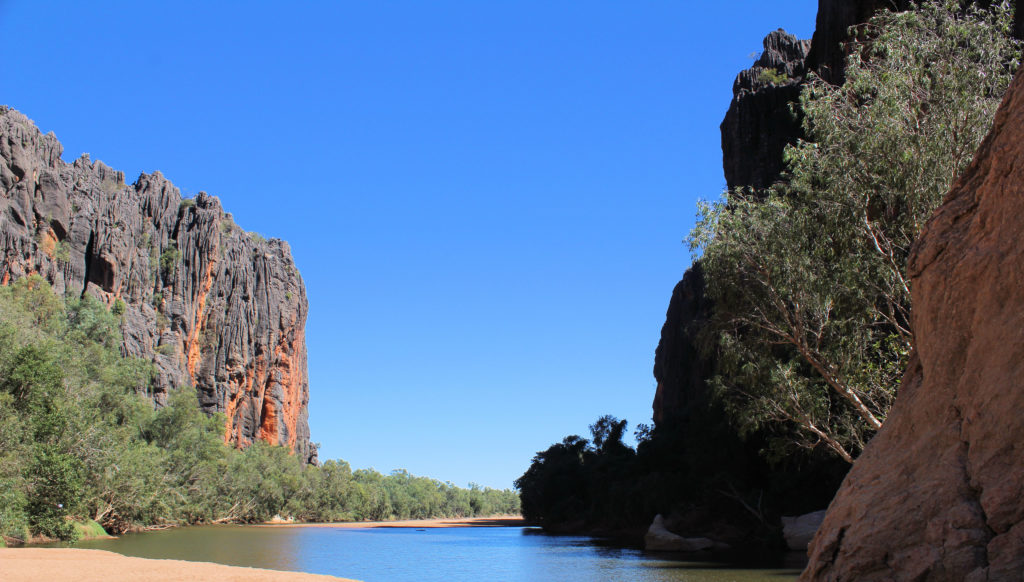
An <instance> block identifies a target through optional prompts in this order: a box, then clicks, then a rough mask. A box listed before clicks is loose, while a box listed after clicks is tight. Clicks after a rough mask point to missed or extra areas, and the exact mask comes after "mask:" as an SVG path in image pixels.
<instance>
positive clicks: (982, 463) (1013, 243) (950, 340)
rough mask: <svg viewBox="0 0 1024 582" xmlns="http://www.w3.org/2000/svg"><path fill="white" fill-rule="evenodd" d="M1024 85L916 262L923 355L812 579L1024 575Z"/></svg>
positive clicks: (838, 502) (821, 545)
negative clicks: (1022, 239) (1023, 420)
mask: <svg viewBox="0 0 1024 582" xmlns="http://www.w3.org/2000/svg"><path fill="white" fill-rule="evenodd" d="M1021 233H1024V75H1021V74H1018V76H1017V79H1016V80H1015V81H1014V83H1013V85H1012V86H1011V88H1010V91H1009V92H1008V94H1007V96H1006V98H1005V99H1004V101H1003V104H1002V106H1001V107H1000V110H999V112H998V114H997V115H996V119H995V123H994V126H993V128H992V131H991V133H990V134H989V135H988V137H987V138H986V139H985V141H984V142H983V144H982V146H981V148H980V149H979V150H978V152H977V154H976V157H975V159H974V162H973V163H972V164H971V166H970V168H969V169H968V170H967V172H966V173H965V174H964V176H962V177H961V178H960V180H959V181H958V182H957V183H956V185H955V186H954V187H953V189H952V190H951V192H950V193H949V195H948V196H947V197H946V200H945V202H944V203H943V205H942V206H941V207H940V208H939V209H938V211H936V213H935V214H934V215H933V216H932V218H931V219H930V220H929V222H928V224H927V226H926V227H925V229H924V232H923V234H922V235H921V237H920V239H919V240H918V241H917V243H916V244H915V247H914V249H913V251H912V255H911V260H910V266H909V273H910V276H911V278H912V285H913V287H912V290H913V326H914V335H915V355H914V357H913V359H912V362H911V364H910V366H909V368H908V370H907V372H906V374H905V376H904V379H903V384H902V385H901V387H900V391H899V395H898V398H897V400H896V403H895V406H894V407H893V409H892V411H891V412H890V414H889V417H888V419H887V420H886V422H885V425H884V426H883V427H882V429H881V431H879V433H878V435H877V436H876V437H875V438H874V439H873V440H872V441H871V442H870V443H869V444H868V446H867V448H866V449H865V450H864V453H863V454H862V455H861V457H860V458H859V459H858V460H857V462H856V463H855V465H854V467H853V469H852V470H851V472H850V474H849V475H848V477H847V478H846V480H845V481H844V483H843V485H842V487H841V489H840V491H839V493H838V494H837V496H836V498H835V500H834V501H833V503H832V505H831V506H830V507H829V510H828V514H827V516H826V518H825V522H824V523H823V524H822V527H821V529H820V530H819V532H818V534H817V536H816V537H815V539H814V541H813V542H812V544H811V547H810V563H809V565H808V566H807V569H806V570H805V571H804V573H803V575H802V577H801V580H805V581H807V580H859V581H871V580H887V581H888V580H915V581H950V582H953V581H958V582H959V581H964V580H967V581H974V582H978V581H982V580H1020V579H1021V578H1022V573H1024V503H1022V501H1021V500H1022V499H1024V455H1022V454H1021V446H1022V443H1024V422H1022V421H1021V413H1022V411H1024V245H1022V244H1021Z"/></svg>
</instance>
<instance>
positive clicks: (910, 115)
mask: <svg viewBox="0 0 1024 582" xmlns="http://www.w3.org/2000/svg"><path fill="white" fill-rule="evenodd" d="M1011 22H1012V18H1011V11H1010V8H1009V6H1008V4H1006V3H1004V4H1002V5H998V6H995V7H993V8H992V9H991V10H980V9H976V8H968V9H966V10H964V9H961V8H960V6H959V4H958V3H956V2H951V3H950V2H946V3H927V2H926V3H922V4H921V5H920V6H919V7H917V8H916V9H914V10H912V11H909V12H903V13H896V14H894V13H889V12H883V13H882V14H880V15H878V16H877V17H875V18H873V19H872V20H871V21H870V22H869V23H867V24H866V25H863V26H861V27H859V28H858V29H857V30H856V35H855V37H854V42H853V44H852V46H851V47H850V56H849V57H848V60H847V74H846V82H845V84H843V85H841V86H833V85H830V84H828V83H826V82H824V81H822V80H820V79H815V78H811V79H810V80H809V81H808V82H807V84H806V86H805V87H804V89H803V90H802V94H801V99H800V103H799V107H800V108H801V110H802V113H803V115H804V129H805V134H806V136H807V139H806V140H805V141H801V142H799V143H797V144H796V145H794V146H791V147H789V148H788V149H787V150H786V153H785V155H786V161H787V164H788V170H787V173H786V175H784V177H783V180H782V181H780V182H779V183H777V184H776V185H774V186H772V187H770V188H768V189H767V190H763V191H749V190H748V191H744V190H737V191H733V192H728V193H726V194H725V195H724V196H723V198H722V199H721V200H720V201H718V202H716V203H711V204H702V205H701V208H700V217H699V221H698V225H697V226H696V227H695V228H694V230H693V232H692V233H691V236H690V244H691V248H692V249H694V251H695V253H698V254H702V259H701V262H702V264H703V266H704V269H705V272H706V275H707V282H708V293H709V295H710V297H711V299H712V300H713V301H714V304H715V309H714V312H713V316H712V319H711V322H710V325H709V326H707V327H706V328H705V331H704V334H703V343H704V348H705V349H707V350H711V351H713V352H714V353H715V355H716V358H715V359H716V361H717V366H718V369H717V373H716V376H715V377H714V378H713V380H712V381H711V383H712V386H713V388H714V389H715V393H716V394H717V396H718V397H719V398H720V399H721V400H722V401H723V402H724V403H725V405H726V407H727V408H728V409H729V410H730V412H731V413H732V416H733V418H734V420H735V421H736V422H737V423H738V425H739V426H740V428H741V430H744V431H747V432H749V431H755V430H768V431H770V432H771V433H772V434H773V435H774V441H773V442H774V445H775V447H776V449H775V450H776V452H784V451H786V450H788V449H790V448H791V447H793V446H800V447H808V448H813V447H816V446H819V445H822V444H823V445H825V446H827V447H828V448H829V449H830V450H831V451H832V452H834V453H835V454H836V455H838V456H839V457H841V458H843V459H845V460H846V461H848V462H852V460H853V459H854V458H855V457H856V456H857V454H858V453H859V452H860V451H861V450H862V449H863V447H864V444H865V442H866V441H867V440H868V439H869V438H870V436H871V435H872V434H873V433H874V432H875V431H877V430H878V429H879V428H880V427H881V425H882V423H883V422H884V421H885V417H886V413H887V412H888V410H889V407H890V406H891V404H892V401H893V398H894V395H895V392H896V388H897V386H898V384H899V379H900V375H901V373H902V371H903V369H904V368H905V367H906V364H907V362H908V359H909V354H910V351H911V346H912V340H913V333H912V330H911V329H910V323H909V322H910V318H909V311H910V307H911V306H910V284H909V281H908V278H907V275H906V264H907V257H908V255H909V252H910V248H911V245H912V243H913V242H914V240H915V239H916V238H917V236H918V234H919V233H920V232H921V229H922V227H923V226H924V223H925V221H926V220H927V218H928V217H929V216H930V215H931V213H932V212H933V211H934V210H935V208H936V207H937V206H938V205H939V204H940V203H941V201H942V199H943V197H944V196H945V194H946V192H947V191H948V190H949V188H950V186H951V185H952V183H953V182H954V180H955V179H956V178H957V176H959V175H960V174H961V173H962V172H963V171H964V170H965V169H966V167H967V166H968V164H969V163H970V161H971V157H972V155H973V152H974V151H975V150H976V149H977V147H978V145H979V144H980V142H981V140H982V139H983V138H984V136H985V134H986V132H987V131H988V128H989V126H990V125H991V122H992V119H993V117H994V115H995V111H996V108H997V107H998V105H999V102H1000V100H1001V98H1002V96H1003V94H1004V93H1005V91H1006V89H1007V87H1008V86H1009V83H1010V81H1011V78H1012V75H1013V72H1014V70H1015V69H1016V67H1017V64H1018V61H1019V57H1020V47H1019V46H1018V43H1017V42H1016V41H1015V40H1013V39H1012V37H1011V35H1010V30H1011Z"/></svg>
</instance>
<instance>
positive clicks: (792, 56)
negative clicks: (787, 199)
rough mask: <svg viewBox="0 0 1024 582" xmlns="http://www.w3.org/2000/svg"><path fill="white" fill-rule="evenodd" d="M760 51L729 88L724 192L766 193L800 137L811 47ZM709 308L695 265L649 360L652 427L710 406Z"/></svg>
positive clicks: (772, 41)
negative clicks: (705, 343) (700, 340)
mask: <svg viewBox="0 0 1024 582" xmlns="http://www.w3.org/2000/svg"><path fill="white" fill-rule="evenodd" d="M763 44H764V51H763V52H762V53H761V56H760V57H759V58H758V59H757V61H756V62H755V63H754V66H752V67H751V68H750V69H747V70H745V71H742V72H741V73H740V74H739V75H737V76H736V81H735V82H734V83H733V87H732V92H733V100H732V103H731V104H730V105H729V110H728V112H726V114H725V120H724V121H723V122H722V125H721V130H722V153H723V156H722V165H723V168H724V170H725V178H726V184H727V185H728V187H729V188H737V187H753V188H763V187H765V186H768V185H770V184H771V183H772V182H774V181H775V180H777V179H778V177H779V175H780V174H781V172H782V170H783V166H784V164H783V161H782V152H783V150H784V149H785V147H786V146H787V145H788V144H790V143H793V142H795V141H796V140H797V139H799V138H800V137H801V136H802V135H803V132H802V130H801V127H800V119H799V118H798V117H797V116H796V115H794V114H793V112H792V111H793V110H792V107H791V106H792V104H793V103H795V102H796V100H797V98H799V96H800V87H801V83H802V82H803V79H804V77H805V75H806V73H807V67H806V64H805V61H806V58H807V54H808V50H809V49H810V42H809V41H802V40H797V38H796V37H794V36H793V35H791V34H787V33H786V32H785V31H783V30H777V31H775V32H772V33H771V34H769V35H768V36H766V37H765V39H764V43H763ZM710 309H711V305H710V302H709V301H708V300H707V298H706V297H705V296H704V275H703V273H702V272H701V269H700V263H699V262H696V263H694V265H693V267H691V268H690V269H689V270H687V271H686V273H685V274H684V276H683V279H682V280H681V281H680V282H679V284H678V285H676V288H675V289H674V290H673V291H672V299H671V300H670V302H669V306H668V312H667V313H666V317H665V324H664V325H663V326H662V329H661V339H660V341H659V342H658V348H657V350H656V351H655V355H654V378H655V380H656V381H657V383H658V388H657V392H656V394H655V397H654V404H653V409H654V422H655V424H658V423H662V422H665V421H668V420H670V419H675V420H682V419H685V418H687V417H688V416H689V415H690V413H691V411H692V410H693V409H694V408H695V407H699V406H701V405H702V404H703V403H704V402H706V400H707V394H706V392H707V390H706V388H705V384H706V382H707V379H708V377H709V376H710V374H711V371H712V369H713V368H714V365H713V363H712V362H709V361H707V360H706V359H705V358H704V357H703V356H702V355H701V354H700V353H699V352H698V350H697V347H696V344H695V341H696V338H697V334H698V333H699V332H700V329H701V327H702V326H703V324H704V321H705V320H706V319H707V317H708V314H709V312H710Z"/></svg>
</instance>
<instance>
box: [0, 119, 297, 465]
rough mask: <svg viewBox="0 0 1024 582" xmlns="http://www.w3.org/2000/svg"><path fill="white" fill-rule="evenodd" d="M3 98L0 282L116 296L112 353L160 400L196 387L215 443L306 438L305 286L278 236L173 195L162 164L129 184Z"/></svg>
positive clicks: (109, 299)
mask: <svg viewBox="0 0 1024 582" xmlns="http://www.w3.org/2000/svg"><path fill="white" fill-rule="evenodd" d="M62 152H63V148H62V146H61V144H60V142H58V141H57V138H56V137H55V136H54V135H53V134H52V133H50V134H47V135H43V134H42V133H41V132H40V131H39V130H38V129H37V128H36V127H35V125H34V124H33V123H32V121H31V120H29V119H28V118H27V117H25V116H24V115H22V114H21V113H19V112H18V111H15V110H13V109H9V108H7V107H2V106H0V161H2V163H0V189H2V192H3V197H2V198H0V250H2V252H3V258H2V261H0V283H3V284H7V283H9V282H10V281H12V280H13V279H16V278H19V277H24V276H26V275H30V274H33V273H38V274H40V275H42V276H43V277H44V278H46V279H47V280H48V281H49V282H50V283H51V284H52V285H53V287H54V290H55V291H56V292H58V293H61V294H65V293H69V294H72V293H73V294H84V293H89V294H91V295H93V296H94V297H96V298H98V299H100V300H102V301H104V302H106V303H107V304H108V305H111V306H113V305H114V304H115V303H116V302H118V301H119V300H120V301H123V302H124V304H125V311H124V315H123V324H122V330H123V332H124V345H123V352H124V353H125V354H127V355H131V356H136V357H141V358H145V359H147V360H151V361H152V362H153V363H154V364H155V368H156V370H157V375H156V378H155V380H154V383H153V388H152V393H151V394H150V396H151V397H152V398H153V400H154V401H155V403H156V404H157V405H162V404H163V403H164V402H165V401H166V397H167V391H168V390H171V389H173V388H175V387H178V386H182V385H189V384H191V385H194V386H195V387H196V390H197V392H198V395H199V405H200V406H201V407H202V409H203V410H204V411H205V412H207V413H214V412H222V413H224V414H225V415H226V417H227V427H226V428H227V431H226V439H227V440H228V441H230V442H232V443H235V444H237V445H239V446H246V445H248V444H249V443H251V442H252V441H254V440H255V439H261V440H265V441H268V442H271V443H275V444H282V445H287V446H289V447H291V448H292V449H293V450H294V451H295V452H296V453H297V454H298V455H300V456H301V458H303V459H306V460H311V461H312V460H315V456H316V451H315V449H314V448H313V447H312V446H311V444H310V440H309V426H308V410H307V406H308V402H309V380H308V375H307V370H306V346H305V338H304V328H305V321H306V314H307V311H308V305H307V302H306V291H305V287H304V285H303V283H302V278H301V277H300V276H299V273H298V270H297V269H296V267H295V263H294V261H293V260H292V257H291V251H290V249H289V247H288V244H287V243H286V242H284V241H281V240H277V239H271V240H267V241H265V240H263V239H262V238H261V237H259V236H258V235H255V234H250V233H246V232H245V231H244V230H242V229H241V228H239V227H238V226H237V225H235V224H234V223H233V221H232V219H231V215H230V214H226V213H225V212H224V210H223V209H222V208H221V205H220V201H219V200H218V199H217V198H216V197H214V196H209V195H207V194H206V193H203V192H201V193H199V195H198V196H196V197H195V198H194V199H184V200H183V199H182V197H181V194H180V193H179V191H178V189H177V188H175V187H174V185H173V184H171V183H170V182H169V181H168V180H166V179H165V178H164V177H163V176H162V175H161V174H160V173H159V172H155V173H153V174H142V175H140V176H139V178H138V179H137V180H136V181H135V183H134V184H126V183H125V181H124V174H123V173H122V172H118V171H115V170H112V169H110V168H108V167H107V166H106V165H104V164H103V163H102V162H99V161H96V162H92V161H91V160H90V159H89V156H88V155H83V156H82V157H80V158H78V159H77V160H75V161H74V162H73V163H71V164H68V163H65V162H64V161H62V160H61V154H62Z"/></svg>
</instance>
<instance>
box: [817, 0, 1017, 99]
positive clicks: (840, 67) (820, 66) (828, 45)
mask: <svg viewBox="0 0 1024 582" xmlns="http://www.w3.org/2000/svg"><path fill="white" fill-rule="evenodd" d="M914 4H915V2H912V1H911V0H819V2H818V16H817V19H816V21H815V26H814V37H813V39H812V43H811V51H810V54H808V56H807V68H808V69H809V70H813V71H814V72H815V73H817V74H818V76H820V77H821V78H822V79H825V80H826V81H828V82H829V83H832V84H835V85H841V84H842V83H843V81H844V80H845V69H846V65H845V60H846V53H847V43H848V42H849V40H850V34H849V29H850V27H852V26H856V25H858V24H863V23H865V22H867V21H868V20H870V19H871V17H872V16H874V15H875V14H876V13H878V12H879V11H882V10H894V11H903V10H909V9H910V8H911V6H913V5H914ZM961 4H962V5H968V4H977V5H978V6H981V7H984V8H988V7H989V6H991V5H992V2H991V1H990V0H980V1H978V2H969V1H961ZM1014 23H1015V25H1014V35H1015V36H1016V37H1017V38H1024V11H1021V10H1018V9H1016V8H1015V13H1014Z"/></svg>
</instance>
